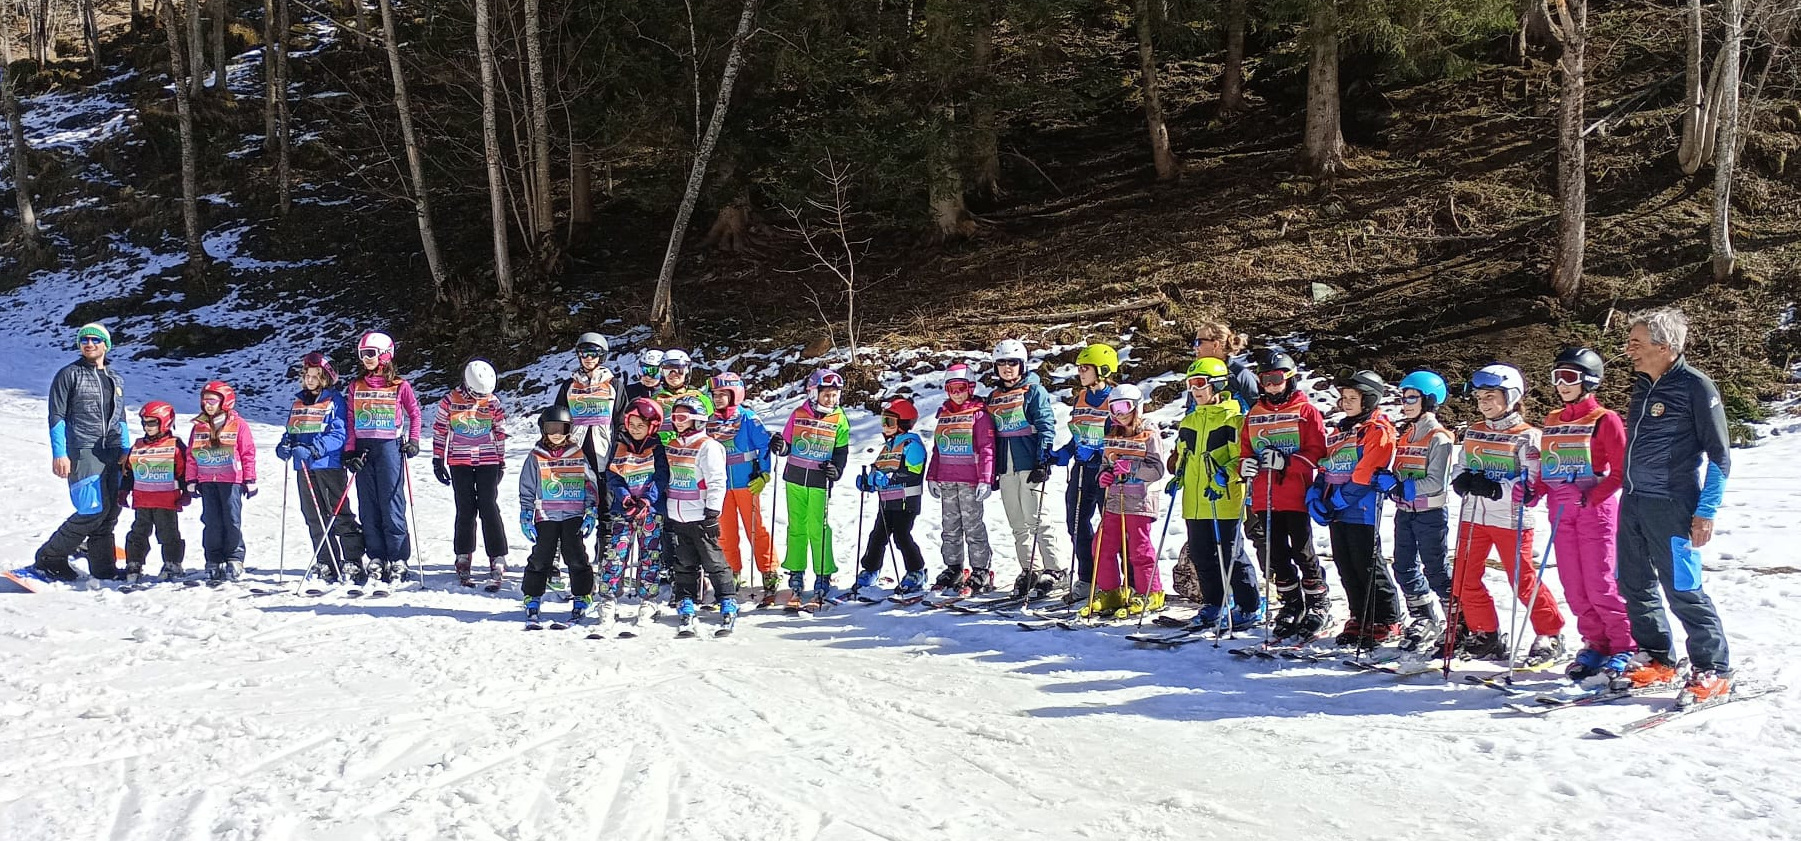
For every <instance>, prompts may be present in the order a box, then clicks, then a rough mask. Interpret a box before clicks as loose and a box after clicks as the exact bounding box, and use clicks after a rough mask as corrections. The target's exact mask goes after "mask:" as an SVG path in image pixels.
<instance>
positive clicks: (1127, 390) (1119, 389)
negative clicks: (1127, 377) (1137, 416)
mask: <svg viewBox="0 0 1801 841" xmlns="http://www.w3.org/2000/svg"><path fill="white" fill-rule="evenodd" d="M1122 400H1130V401H1131V402H1132V408H1133V409H1134V410H1136V409H1139V408H1142V407H1143V406H1144V391H1143V390H1141V389H1140V388H1139V387H1138V386H1135V385H1133V384H1131V383H1120V384H1119V385H1116V386H1114V387H1113V390H1112V391H1110V392H1108V393H1107V411H1109V412H1111V411H1113V404H1114V403H1118V402H1120V401H1122Z"/></svg>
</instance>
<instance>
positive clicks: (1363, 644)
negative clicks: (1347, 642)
mask: <svg viewBox="0 0 1801 841" xmlns="http://www.w3.org/2000/svg"><path fill="white" fill-rule="evenodd" d="M1401 633H1402V628H1401V624H1400V623H1399V622H1372V623H1370V624H1368V625H1365V626H1363V633H1361V634H1359V635H1358V636H1357V648H1358V649H1359V650H1361V651H1369V650H1371V649H1374V648H1378V647H1380V646H1382V645H1383V644H1384V643H1390V642H1394V641H1395V640H1398V639H1401Z"/></svg>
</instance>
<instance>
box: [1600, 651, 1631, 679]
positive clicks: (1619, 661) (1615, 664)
mask: <svg viewBox="0 0 1801 841" xmlns="http://www.w3.org/2000/svg"><path fill="white" fill-rule="evenodd" d="M1630 668H1632V653H1631V652H1629V651H1622V652H1620V653H1618V654H1615V655H1613V656H1612V657H1609V658H1607V659H1606V660H1603V661H1601V672H1600V674H1599V675H1598V677H1599V678H1603V679H1604V680H1603V681H1602V682H1604V683H1607V684H1610V685H1611V684H1612V683H1613V682H1614V681H1615V680H1617V679H1618V678H1619V677H1620V675H1623V674H1625V673H1626V670H1627V669H1630Z"/></svg>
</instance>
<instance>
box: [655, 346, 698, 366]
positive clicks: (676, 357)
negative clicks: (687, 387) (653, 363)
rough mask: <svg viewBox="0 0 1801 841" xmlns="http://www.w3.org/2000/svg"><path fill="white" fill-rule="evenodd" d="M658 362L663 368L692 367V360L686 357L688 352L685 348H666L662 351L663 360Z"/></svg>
mask: <svg viewBox="0 0 1801 841" xmlns="http://www.w3.org/2000/svg"><path fill="white" fill-rule="evenodd" d="M659 364H660V365H661V367H664V368H681V369H683V370H686V369H688V368H692V367H694V360H692V359H689V358H688V352H687V351H685V350H666V351H664V352H663V360H662V362H661V363H659Z"/></svg>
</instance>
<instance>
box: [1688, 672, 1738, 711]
mask: <svg viewBox="0 0 1801 841" xmlns="http://www.w3.org/2000/svg"><path fill="white" fill-rule="evenodd" d="M1731 692H1732V673H1731V672H1715V671H1701V672H1695V673H1693V674H1690V675H1689V676H1688V683H1686V684H1684V685H1683V687H1682V691H1680V692H1677V693H1676V707H1677V708H1678V709H1680V708H1683V707H1692V706H1694V705H1696V704H1705V703H1708V702H1710V701H1719V700H1722V699H1724V698H1725V697H1726V696H1727V695H1729V694H1731Z"/></svg>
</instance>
